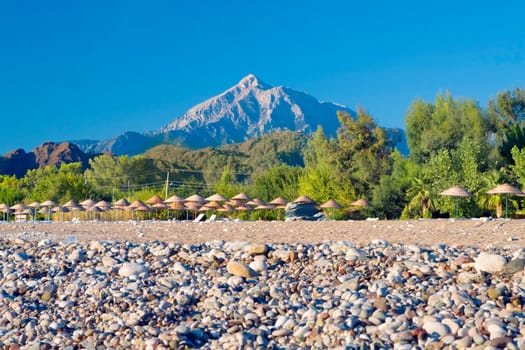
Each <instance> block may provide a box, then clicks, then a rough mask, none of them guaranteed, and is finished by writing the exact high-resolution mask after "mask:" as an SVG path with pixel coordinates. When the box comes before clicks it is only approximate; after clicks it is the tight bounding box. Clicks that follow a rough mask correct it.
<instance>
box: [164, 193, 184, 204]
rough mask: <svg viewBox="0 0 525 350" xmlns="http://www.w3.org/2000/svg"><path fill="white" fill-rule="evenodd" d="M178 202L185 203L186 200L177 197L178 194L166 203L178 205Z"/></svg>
mask: <svg viewBox="0 0 525 350" xmlns="http://www.w3.org/2000/svg"><path fill="white" fill-rule="evenodd" d="M177 202H184V198H182V197H179V196H177V195H176V194H175V195H173V196H171V197H170V198H168V199H166V200H165V201H164V203H168V204H170V203H177Z"/></svg>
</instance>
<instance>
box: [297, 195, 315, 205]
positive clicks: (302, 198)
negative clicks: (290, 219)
mask: <svg viewBox="0 0 525 350" xmlns="http://www.w3.org/2000/svg"><path fill="white" fill-rule="evenodd" d="M293 203H309V204H317V203H316V202H315V201H314V200H313V199H312V198H310V197H308V196H305V195H302V196H300V197H297V198H295V199H294V200H293Z"/></svg>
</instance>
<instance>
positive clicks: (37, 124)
mask: <svg viewBox="0 0 525 350" xmlns="http://www.w3.org/2000/svg"><path fill="white" fill-rule="evenodd" d="M524 12H525V5H524V4H522V2H520V1H490V2H488V1H449V0H445V1H421V0H418V1H387V0H385V1H352V0H351V1H330V0H326V1H315V2H314V1H306V0H302V1H282V0H280V1H273V0H266V1H227V0H225V1H177V0H174V1H132V0H126V1H117V0H112V1H105V0H103V1H98V0H90V1H66V0H64V1H53V0H50V1H40V0H33V1H25V0H20V1H9V0H0V154H4V153H5V152H7V151H9V150H13V149H16V148H24V149H26V150H27V151H29V150H31V149H32V148H33V147H35V146H38V145H39V144H41V143H42V142H44V141H63V140H72V139H83V138H90V139H104V138H109V137H112V136H116V135H118V134H120V133H122V132H124V131H128V130H132V131H147V130H155V129H158V128H160V127H161V126H163V125H164V124H166V123H168V122H170V121H171V120H173V119H174V118H175V117H177V116H180V115H182V114H183V113H184V112H185V111H186V110H187V109H189V108H190V107H192V106H193V105H195V104H197V103H199V102H202V101H203V100H205V99H207V98H209V97H211V96H214V95H216V94H218V93H220V92H222V91H223V90H225V89H227V88H229V87H231V86H232V85H234V84H236V83H237V82H238V81H239V80H240V79H241V78H242V77H243V76H245V75H247V74H248V73H253V74H255V75H257V76H258V77H259V78H261V79H262V80H264V81H265V82H267V83H269V84H272V85H285V86H289V87H292V88H295V89H298V90H302V91H306V92H308V93H310V94H311V95H313V96H315V97H317V98H318V99H320V100H324V101H333V102H337V103H341V104H344V105H347V106H348V107H351V108H356V106H357V105H360V106H362V107H364V108H365V109H367V110H368V111H369V112H370V113H371V114H372V115H373V117H374V118H375V119H376V120H377V121H378V123H379V124H380V125H382V126H387V127H404V125H405V121H404V119H405V113H406V111H407V109H408V108H409V106H410V104H411V102H412V101H413V100H414V99H415V98H422V99H424V100H426V101H433V100H434V98H435V96H436V94H437V93H439V92H444V91H445V90H450V91H451V93H452V95H453V96H454V97H458V98H459V97H466V98H471V99H475V100H476V101H478V102H479V103H480V105H481V106H483V107H484V106H486V103H487V101H488V100H489V99H491V98H493V97H495V96H496V94H497V93H498V92H501V91H503V90H506V89H512V88H515V87H524V85H525V84H524V81H525V25H523V13H524Z"/></svg>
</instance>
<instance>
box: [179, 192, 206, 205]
mask: <svg viewBox="0 0 525 350" xmlns="http://www.w3.org/2000/svg"><path fill="white" fill-rule="evenodd" d="M184 202H186V203H199V204H203V203H204V202H206V200H205V199H204V198H202V197H201V196H199V195H198V194H194V195H192V196H189V197H188V198H186V199H185V200H184Z"/></svg>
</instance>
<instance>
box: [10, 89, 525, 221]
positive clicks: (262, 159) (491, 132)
mask: <svg viewBox="0 0 525 350" xmlns="http://www.w3.org/2000/svg"><path fill="white" fill-rule="evenodd" d="M524 117H525V92H524V91H522V90H520V89H515V90H513V91H510V90H509V91H505V92H503V93H500V94H498V95H497V97H496V98H495V99H494V100H491V101H489V103H488V107H487V109H483V108H481V107H480V106H479V104H478V103H477V102H476V101H473V100H468V99H463V98H459V99H458V98H453V97H452V96H451V95H450V94H449V93H446V94H439V95H438V96H437V97H436V99H435V101H434V102H425V101H422V100H416V101H414V102H413V103H412V105H411V106H410V108H409V110H408V112H407V115H406V120H405V121H406V136H407V141H408V145H409V148H410V155H409V156H408V157H405V156H402V155H401V154H400V153H399V152H398V151H397V150H396V149H395V145H394V144H393V143H392V141H391V140H389V138H388V137H387V134H386V132H385V130H384V129H383V128H381V127H380V126H379V125H377V123H376V122H375V120H374V119H373V117H372V116H371V115H369V114H368V113H367V112H366V111H365V110H364V109H362V108H359V109H358V111H357V115H356V116H350V115H348V114H346V113H339V114H338V118H339V122H340V128H339V130H338V132H337V135H336V136H333V137H328V136H327V135H325V133H324V132H323V130H322V128H319V129H318V130H317V131H316V132H315V133H314V134H313V135H311V137H309V138H308V140H306V138H305V137H304V135H300V134H297V133H291V132H287V133H280V134H275V135H271V136H267V137H264V138H261V139H257V140H250V141H249V142H247V143H244V144H241V145H230V146H226V147H223V148H220V149H215V148H209V149H205V150H196V151H190V150H186V149H182V148H180V147H175V146H167V145H164V146H159V147H157V148H154V149H152V150H150V151H148V152H146V153H145V154H144V155H141V156H134V157H127V156H120V157H114V156H109V155H102V156H99V157H97V158H95V159H93V160H91V161H90V168H89V169H88V170H85V171H83V170H82V167H81V166H80V164H78V163H71V164H63V165H61V166H60V167H58V168H57V167H47V168H45V169H35V170H30V171H28V172H27V174H26V175H25V176H24V177H23V178H20V179H17V178H15V177H11V176H0V203H6V204H14V203H18V202H24V203H30V202H32V201H45V200H47V199H51V200H54V201H56V202H58V203H64V202H66V201H68V200H70V199H74V200H83V199H86V198H93V199H105V200H108V201H112V200H116V199H119V198H127V199H128V200H134V199H142V200H144V199H146V198H149V197H150V196H152V195H153V194H159V195H161V196H162V197H164V196H165V195H166V192H167V195H168V196H170V195H172V194H177V195H179V196H181V197H187V196H189V195H192V194H194V193H199V194H201V195H203V196H207V195H209V194H212V193H215V192H219V193H221V194H223V195H224V196H226V197H232V196H234V195H235V194H237V193H240V192H246V193H248V194H250V195H251V196H252V197H254V198H256V197H257V198H260V199H263V200H265V201H269V200H271V199H274V198H276V197H284V198H286V199H293V198H296V197H298V196H299V195H308V196H310V197H311V198H313V199H314V200H316V201H318V202H319V203H321V202H325V201H327V200H328V199H335V200H336V201H338V202H339V203H341V204H343V205H344V206H348V205H349V203H351V202H353V201H355V200H356V199H359V198H365V199H367V200H368V201H369V202H370V203H371V207H370V208H368V209H367V210H368V212H367V213H366V215H373V216H377V217H380V218H388V219H395V218H419V217H447V216H450V217H453V216H454V215H455V210H456V209H455V208H456V207H455V203H456V202H455V199H454V198H450V197H446V196H440V195H439V193H440V192H442V191H443V190H445V189H447V188H450V187H452V186H455V185H459V186H462V187H463V188H465V189H466V190H467V191H469V192H470V193H472V194H473V196H472V197H470V198H465V199H462V200H461V205H460V212H459V215H460V216H466V217H475V216H481V215H493V216H494V215H497V216H501V215H502V212H503V200H504V198H502V197H501V196H489V195H487V194H486V192H487V191H488V190H490V189H492V188H494V187H496V186H497V185H499V184H502V183H510V184H513V185H515V186H517V187H520V188H521V187H522V186H525V124H524ZM509 206H510V209H511V210H512V211H513V212H514V213H519V212H520V211H521V210H522V209H523V208H524V206H525V201H523V202H522V200H521V198H520V197H511V198H510V199H509ZM345 215H346V211H341V212H340V213H339V214H338V216H339V217H344V216H345Z"/></svg>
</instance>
